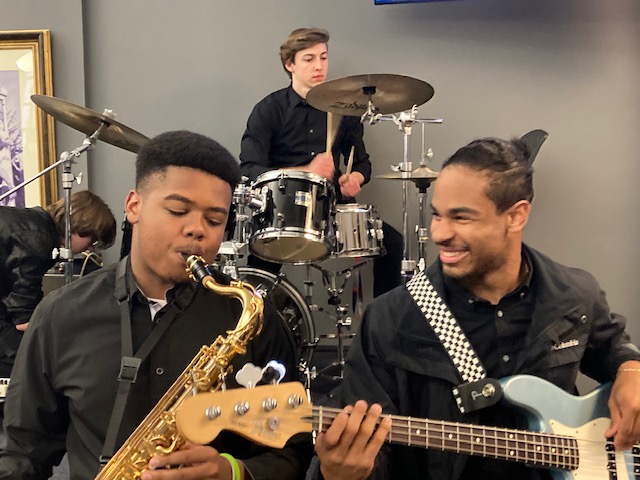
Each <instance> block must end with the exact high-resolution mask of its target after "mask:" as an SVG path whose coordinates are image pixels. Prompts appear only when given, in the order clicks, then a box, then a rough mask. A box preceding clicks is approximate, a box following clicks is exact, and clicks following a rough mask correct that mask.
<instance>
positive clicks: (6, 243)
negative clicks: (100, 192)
mask: <svg viewBox="0 0 640 480" xmlns="http://www.w3.org/2000/svg"><path fill="white" fill-rule="evenodd" d="M57 246H58V234H57V232H56V226H55V223H54V222H53V219H52V218H51V215H49V214H48V213H47V212H45V211H44V210H43V209H42V208H40V207H35V208H15V207H0V363H5V360H7V359H9V363H12V362H13V357H14V356H15V352H16V350H17V348H18V344H19V343H20V338H21V337H22V334H21V333H20V332H19V331H18V330H16V328H15V325H17V324H20V323H25V322H28V321H29V318H30V317H31V314H32V313H33V310H34V309H35V308H36V305H38V303H39V302H40V300H41V299H42V277H43V276H44V274H45V273H46V271H47V270H48V269H49V268H51V267H52V266H53V264H54V261H53V260H52V258H51V252H52V250H53V249H54V248H55V247H57ZM0 370H4V368H3V367H2V366H0ZM6 373H7V372H4V373H3V372H2V371H0V376H2V375H5V374H6Z"/></svg>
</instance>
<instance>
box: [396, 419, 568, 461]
mask: <svg viewBox="0 0 640 480" xmlns="http://www.w3.org/2000/svg"><path fill="white" fill-rule="evenodd" d="M391 418H392V421H393V427H392V430H391V432H390V433H389V435H388V437H387V439H388V441H389V442H394V443H400V444H403V445H408V446H413V447H416V446H419V447H424V448H436V449H439V450H443V451H453V452H458V453H466V454H470V455H481V456H484V457H488V458H496V459H504V460H512V461H517V462H522V463H526V464H528V465H532V466H537V467H547V468H560V469H564V470H575V469H577V468H578V467H579V452H578V445H577V441H576V440H575V439H574V438H571V437H566V436H557V435H553V434H546V433H535V432H529V431H524V430H513V429H506V428H497V427H490V426H483V425H466V424H461V423H455V422H447V421H442V420H426V419H420V418H413V417H400V416H397V417H396V416H392V417H391Z"/></svg>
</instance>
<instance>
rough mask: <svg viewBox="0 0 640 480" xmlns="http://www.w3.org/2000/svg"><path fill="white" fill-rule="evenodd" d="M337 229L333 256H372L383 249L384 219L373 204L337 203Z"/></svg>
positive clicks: (378, 253)
mask: <svg viewBox="0 0 640 480" xmlns="http://www.w3.org/2000/svg"><path fill="white" fill-rule="evenodd" d="M335 229H336V246H335V250H334V252H333V253H332V256H333V257H337V258H341V257H370V256H375V255H380V254H381V253H382V251H383V246H382V239H383V237H384V235H383V233H382V220H381V219H380V214H379V213H378V210H377V209H376V207H374V206H372V205H360V204H358V203H345V204H342V205H336V213H335Z"/></svg>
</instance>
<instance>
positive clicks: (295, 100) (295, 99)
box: [287, 83, 308, 107]
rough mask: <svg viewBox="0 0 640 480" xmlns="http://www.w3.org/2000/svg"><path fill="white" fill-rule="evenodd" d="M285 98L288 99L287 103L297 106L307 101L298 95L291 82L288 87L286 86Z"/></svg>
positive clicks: (305, 103)
mask: <svg viewBox="0 0 640 480" xmlns="http://www.w3.org/2000/svg"><path fill="white" fill-rule="evenodd" d="M287 99H288V100H289V104H290V105H291V106H292V107H297V106H298V105H308V103H307V101H306V100H305V99H304V98H302V97H301V96H300V95H298V92H296V91H295V90H294V89H293V84H292V83H291V84H289V88H287Z"/></svg>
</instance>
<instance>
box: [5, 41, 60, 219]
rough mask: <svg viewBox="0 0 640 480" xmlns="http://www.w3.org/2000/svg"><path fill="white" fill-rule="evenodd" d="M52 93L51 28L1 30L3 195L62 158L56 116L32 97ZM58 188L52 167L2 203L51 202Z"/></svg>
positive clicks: (42, 204) (29, 203)
mask: <svg viewBox="0 0 640 480" xmlns="http://www.w3.org/2000/svg"><path fill="white" fill-rule="evenodd" d="M52 93H53V87H52V74H51V38H50V34H49V30H17V31H0V197H2V196H3V195H4V194H6V192H8V191H10V190H11V189H13V188H14V187H15V186H17V185H20V184H21V183H22V182H24V181H25V180H28V179H30V178H32V177H34V176H36V175H37V174H38V173H39V172H41V171H43V170H44V169H45V168H46V167H48V166H49V165H51V164H53V163H55V162H56V158H55V156H56V149H55V137H54V124H53V118H52V117H51V116H49V115H46V114H45V113H44V112H43V111H42V110H40V109H39V108H38V107H37V106H36V104H35V103H33V102H32V101H31V95H33V94H41V95H52ZM57 186H58V182H57V176H56V169H52V171H49V172H47V173H45V174H44V175H42V176H41V177H40V178H38V179H37V180H34V181H33V182H31V183H29V184H28V185H27V186H25V187H24V188H21V189H19V190H17V191H16V192H14V193H12V194H11V195H9V196H7V197H5V198H4V199H3V200H0V205H11V206H18V207H25V206H26V207H32V206H37V205H40V206H45V205H48V204H49V203H51V202H52V201H55V200H56V199H57V198H58V191H57V190H58V188H57Z"/></svg>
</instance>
